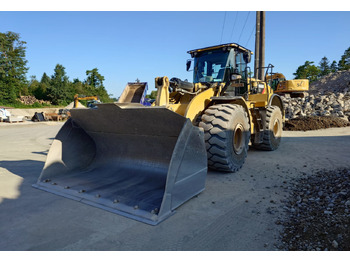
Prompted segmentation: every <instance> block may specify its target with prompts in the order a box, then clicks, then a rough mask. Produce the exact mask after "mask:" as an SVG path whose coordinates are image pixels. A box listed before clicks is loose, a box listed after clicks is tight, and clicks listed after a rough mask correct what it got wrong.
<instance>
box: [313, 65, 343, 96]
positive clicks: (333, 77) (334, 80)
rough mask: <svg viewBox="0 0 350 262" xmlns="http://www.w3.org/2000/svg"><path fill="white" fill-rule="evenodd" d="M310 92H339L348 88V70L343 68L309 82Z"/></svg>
mask: <svg viewBox="0 0 350 262" xmlns="http://www.w3.org/2000/svg"><path fill="white" fill-rule="evenodd" d="M309 89H310V93H318V92H320V93H327V92H331V93H339V92H347V91H349V90H350V70H343V71H338V72H334V73H329V74H328V75H326V76H324V77H322V78H321V79H319V80H317V81H315V82H312V83H310V87H309Z"/></svg>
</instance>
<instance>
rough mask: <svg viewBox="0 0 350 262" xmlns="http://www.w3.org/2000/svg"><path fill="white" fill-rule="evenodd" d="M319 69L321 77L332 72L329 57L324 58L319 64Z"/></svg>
mask: <svg viewBox="0 0 350 262" xmlns="http://www.w3.org/2000/svg"><path fill="white" fill-rule="evenodd" d="M319 69H320V75H319V76H321V77H322V76H325V75H328V74H329V73H330V72H331V68H330V66H329V60H328V58H327V57H325V56H324V57H323V58H322V59H321V61H320V63H319Z"/></svg>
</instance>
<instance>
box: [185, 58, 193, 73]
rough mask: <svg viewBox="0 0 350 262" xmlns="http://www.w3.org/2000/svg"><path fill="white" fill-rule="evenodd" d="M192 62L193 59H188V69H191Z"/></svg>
mask: <svg viewBox="0 0 350 262" xmlns="http://www.w3.org/2000/svg"><path fill="white" fill-rule="evenodd" d="M191 64H192V60H191V59H188V60H187V62H186V71H190V68H191Z"/></svg>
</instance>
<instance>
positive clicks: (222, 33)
mask: <svg viewBox="0 0 350 262" xmlns="http://www.w3.org/2000/svg"><path fill="white" fill-rule="evenodd" d="M225 21H226V11H225V16H224V22H223V24H222V31H221V39H220V44H221V43H222V36H223V35H224V27H225Z"/></svg>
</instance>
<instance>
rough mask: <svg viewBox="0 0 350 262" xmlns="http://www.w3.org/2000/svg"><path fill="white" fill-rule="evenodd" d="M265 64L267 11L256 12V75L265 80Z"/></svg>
mask: <svg viewBox="0 0 350 262" xmlns="http://www.w3.org/2000/svg"><path fill="white" fill-rule="evenodd" d="M264 66H265V11H257V12H256V29H255V58H254V77H255V78H257V79H260V80H263V77H264V68H263V67H264Z"/></svg>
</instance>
